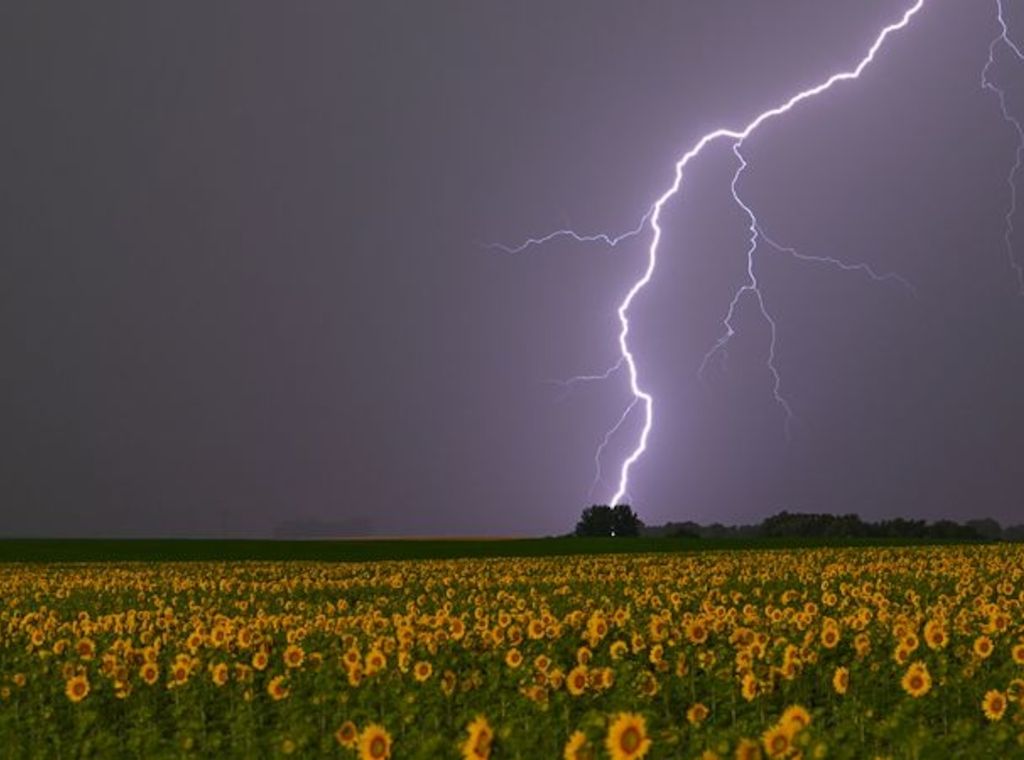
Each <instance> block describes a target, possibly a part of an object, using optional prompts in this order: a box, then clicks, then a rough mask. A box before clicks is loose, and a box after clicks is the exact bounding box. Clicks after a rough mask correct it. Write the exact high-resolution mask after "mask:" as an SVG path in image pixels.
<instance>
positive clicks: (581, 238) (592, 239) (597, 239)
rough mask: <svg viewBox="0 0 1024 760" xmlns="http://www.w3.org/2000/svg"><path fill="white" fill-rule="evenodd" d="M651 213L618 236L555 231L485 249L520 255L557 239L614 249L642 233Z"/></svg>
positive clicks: (649, 211) (494, 244) (495, 244)
mask: <svg viewBox="0 0 1024 760" xmlns="http://www.w3.org/2000/svg"><path fill="white" fill-rule="evenodd" d="M653 211H654V209H653V208H651V209H648V210H647V213H646V214H644V215H643V217H642V218H641V219H640V223H639V224H637V226H636V227H634V228H633V229H631V230H626V231H625V232H623V233H620V234H618V235H609V234H608V233H606V232H600V233H598V234H596V235H580V234H579V233H578V232H575V231H573V230H555V231H554V232H551V233H549V234H547V235H545V236H544V237H539V238H527V239H526V240H525V241H523V242H522V243H520V244H519V245H517V246H508V245H503V244H501V243H488V244H487V248H494V249H496V250H499V251H504V252H505V253H512V254H515V253H522V252H523V251H525V250H526V249H527V248H531V247H533V246H541V245H544V244H545V243H549V242H551V241H552V240H556V239H558V238H569V239H570V240H574V241H576V242H577V243H604V244H605V245H606V246H608V247H609V248H614V247H615V246H617V245H618V244H619V243H621V242H622V241H623V240H629V239H630V238H632V237H636V236H637V235H639V234H640V233H641V232H643V231H644V227H645V226H646V225H647V220H648V219H650V218H651V213H652V212H653Z"/></svg>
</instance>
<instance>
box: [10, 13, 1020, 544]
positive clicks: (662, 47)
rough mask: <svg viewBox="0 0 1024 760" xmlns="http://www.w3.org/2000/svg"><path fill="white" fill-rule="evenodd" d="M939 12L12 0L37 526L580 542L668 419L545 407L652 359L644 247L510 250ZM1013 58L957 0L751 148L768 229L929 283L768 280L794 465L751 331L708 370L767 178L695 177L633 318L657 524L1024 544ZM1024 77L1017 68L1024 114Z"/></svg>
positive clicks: (821, 251)
mask: <svg viewBox="0 0 1024 760" xmlns="http://www.w3.org/2000/svg"><path fill="white" fill-rule="evenodd" d="M907 5H908V2H897V0H884V1H883V0H871V1H870V2H859V3H840V2H834V3H833V2H829V3H823V2H819V1H815V0H799V1H798V0H786V1H785V2H773V3H762V2H740V0H730V1H729V2H715V3H712V2H706V3H663V2H656V3H643V4H635V3H617V2H616V3H612V2H607V3H594V2H590V1H589V0H588V1H587V2H584V1H583V0H577V1H574V2H563V3H507V4H494V3H479V2H475V1H472V2H471V1H470V0H462V1H460V2H455V1H452V2H446V3H407V2H373V3H347V2H343V3H314V4H302V5H300V6H296V5H290V4H286V5H281V4H271V3H251V2H245V3H242V2H238V3H221V4H216V5H210V4H207V3H171V4H162V5H160V4H153V5H144V4H138V3H100V4H96V3H88V4H65V5H63V6H56V5H46V4H39V3H28V2H25V3H20V2H19V3H8V4H6V5H5V6H4V8H3V9H2V10H0V30H2V31H0V43H2V44H0V92H2V93H3V103H4V109H3V112H4V118H3V119H2V120H0V166H2V167H3V173H4V181H3V182H2V183H0V241H2V246H0V290H2V293H0V340H2V345H3V347H4V350H3V354H4V359H3V362H2V369H0V421H2V425H0V498H2V504H3V506H2V508H0V533H2V534H60V535H68V534H90V535H94V534H106V535H139V534H186V535H198V534H214V533H226V534H231V535H268V534H270V533H271V532H272V531H273V530H274V527H275V526H279V525H281V524H283V525H285V526H294V525H310V524H314V525H321V526H339V525H340V526H353V525H358V526H360V527H359V530H372V531H375V532H378V533H385V534H398V533H434V534H452V533H473V534H480V533H487V534H504V533H535V532H546V531H551V532H554V531H561V530H565V529H567V528H568V527H570V526H571V524H572V523H573V521H574V519H575V516H576V515H577V514H578V512H579V509H580V508H581V507H582V506H584V505H585V504H586V503H588V502H589V497H588V489H589V487H590V483H591V480H592V478H593V474H594V473H593V460H592V457H593V452H594V449H595V447H596V445H597V444H598V442H599V441H600V439H601V436H602V435H603V432H604V430H605V429H607V427H609V426H610V425H611V424H612V423H614V421H615V419H616V418H617V417H618V415H619V414H620V412H621V410H622V409H623V407H624V405H625V404H626V403H628V399H629V396H628V393H627V390H626V388H625V385H624V382H623V380H622V378H621V377H619V378H617V379H615V380H613V381H610V382H608V383H604V384H590V385H587V386H581V387H579V388H577V389H576V390H574V391H573V392H572V393H570V394H568V395H566V394H564V393H563V390H562V389H561V388H559V387H558V386H557V385H553V384H551V383H550V382H548V381H550V380H552V379H558V378H564V377H567V376H570V375H574V374H578V373H590V372H594V371H601V370H603V369H604V368H605V367H607V366H608V365H609V364H611V363H612V362H614V360H615V357H616V353H615V351H616V349H615V342H614V335H615V330H616V324H615V319H614V306H615V304H616V303H617V301H618V300H619V299H620V298H621V297H622V294H623V292H624V290H625V289H626V288H627V287H628V285H629V283H630V282H631V280H632V279H634V278H635V277H636V276H637V274H638V273H639V271H640V269H641V267H642V265H643V243H642V242H641V241H638V242H636V243H635V244H624V245H623V246H621V247H620V248H617V249H615V250H614V251H608V250H605V249H603V248H602V247H600V246H594V245H590V246H587V245H578V244H572V245H570V244H566V243H564V242H559V243H554V244H551V245H548V246H547V247H545V248H543V249H531V250H529V251H526V252H524V253H523V254H521V255H519V256H517V257H513V256H507V255H503V254H501V253H499V252H495V251H493V250H487V249H486V248H484V247H483V246H481V243H482V242H485V241H502V242H515V241H517V240H519V239H521V238H523V237H526V236H529V235H532V234H538V233H543V232H546V231H549V230H551V229H556V228H559V227H563V226H565V225H567V224H572V225H574V226H576V227H578V228H580V229H581V230H585V231H602V230H624V229H628V228H629V227H631V226H633V225H634V224H635V223H636V221H637V219H638V218H639V217H640V215H642V213H643V210H644V208H645V207H646V205H647V204H649V203H650V202H651V201H652V200H653V199H654V198H655V197H656V196H657V195H658V194H660V192H661V191H662V190H663V189H664V188H665V187H666V186H667V184H668V183H669V182H670V180H671V165H672V162H673V160H674V158H675V157H676V156H678V155H679V153H680V152H681V151H682V150H684V149H685V148H686V147H687V146H689V145H691V144H692V143H693V142H694V141H695V140H696V139H697V138H698V137H699V136H700V135H701V134H703V133H705V132H706V131H708V130H709V129H711V128H714V127H716V126H719V125H737V124H742V123H744V122H746V121H747V120H749V119H750V118H751V117H752V116H753V115H754V114H756V113H757V112H759V111H760V110H762V109H764V108H767V107H770V106H772V105H774V104H776V103H777V102H779V100H780V99H781V98H784V97H787V96H788V95H790V94H792V93H793V92H794V91H795V90H797V89H799V88H802V87H806V86H807V85H809V84H813V83H815V82H816V81H819V80H820V79H821V78H822V77H823V76H825V75H827V74H828V73H830V72H832V71H835V70H838V69H840V68H845V67H848V66H849V65H850V64H851V63H852V62H854V61H856V60H857V59H858V58H859V57H860V56H861V55H863V53H864V51H865V49H866V46H867V45H868V44H870V41H871V40H872V39H873V37H874V36H875V34H876V33H877V31H878V29H879V28H880V27H881V26H883V25H884V24H885V23H888V22H890V21H892V20H894V19H895V18H897V17H898V16H899V15H900V14H901V12H902V10H903V9H904V8H905V7H906V6H907ZM1011 22H1012V23H1013V24H1014V27H1015V29H1016V30H1017V31H1019V32H1020V34H1021V35H1024V14H1020V13H1018V14H1017V15H1016V17H1013V18H1011ZM995 31H996V26H995V14H994V4H989V3H961V2H955V0H928V2H927V4H926V7H925V9H924V10H923V11H922V12H921V14H920V15H919V17H918V19H917V20H915V22H914V24H913V25H912V27H911V28H910V29H909V30H907V31H905V32H902V33H900V34H899V35H898V37H894V38H893V39H892V40H891V44H890V45H887V47H886V49H885V51H884V52H883V54H882V55H881V56H880V57H879V59H878V61H877V62H876V64H875V65H874V66H873V67H872V68H871V69H870V70H869V71H867V72H866V73H865V75H864V77H863V78H862V79H861V80H860V81H858V82H856V83H853V84H846V85H843V86H842V87H840V88H837V89H836V90H834V91H833V92H832V93H830V94H829V95H827V96H826V97H824V98H821V99H819V100H817V101H815V102H813V103H809V104H807V105H805V106H803V107H801V108H799V109H798V110H797V111H794V112H793V113H792V114H791V115H789V116H787V117H785V118H784V119H779V120H778V121H776V122H773V123H771V124H769V125H766V127H765V128H764V129H763V131H760V132H758V134H757V135H756V136H755V137H754V138H752V139H751V140H750V142H749V143H748V145H747V150H746V154H747V157H748V159H749V161H750V164H751V165H750V169H749V170H748V172H747V173H746V174H745V175H744V178H743V184H742V188H743V192H744V195H745V197H746V198H747V199H748V201H749V202H751V203H752V205H753V206H754V207H755V208H756V209H757V211H758V214H759V217H760V219H761V221H762V222H763V224H764V226H765V228H766V230H767V231H769V234H771V235H772V236H773V237H774V238H776V239H778V240H779V241H780V242H784V243H786V244H787V245H793V246H796V247H797V248H799V249H800V250H801V251H803V252H806V253H809V254H815V255H829V256H837V257H841V258H845V259H849V260H857V261H863V262H867V263H869V264H870V265H871V266H872V267H874V268H875V269H877V270H879V271H894V272H898V273H900V274H901V275H903V276H905V277H907V278H908V279H910V280H912V281H913V282H914V283H915V284H916V286H917V288H918V290H919V297H918V298H916V299H915V298H913V297H912V296H910V295H909V294H908V293H907V292H906V291H905V290H903V289H901V288H900V287H898V286H895V285H893V284H892V283H875V282H872V281H870V280H869V279H866V278H864V277H862V276H860V275H858V274H856V273H850V274H841V273H838V272H836V271H833V270H831V269H829V268H827V267H823V266H820V265H815V264H811V263H797V262H794V261H792V260H790V259H788V258H787V257H785V256H782V255H780V254H778V253H776V252H772V251H771V250H764V251H763V252H762V253H760V254H759V264H758V266H759V272H760V275H761V279H762V282H763V285H764V291H765V294H766V297H767V299H768V303H769V306H770V308H771V309H772V310H773V312H774V314H775V316H776V318H777V320H778V324H779V344H778V367H779V369H780V371H781V373H782V378H783V386H782V390H783V393H784V394H785V395H786V397H787V398H788V399H789V401H790V403H791V404H792V406H793V409H794V411H795V413H796V415H797V417H798V421H797V424H796V426H795V429H794V436H793V439H792V442H791V443H789V444H787V443H786V440H785V437H784V434H783V425H782V416H781V414H780V411H779V409H778V407H777V406H776V405H775V404H774V403H773V401H772V398H771V391H770V388H771V386H770V379H769V377H768V374H767V370H766V367H765V365H764V359H765V355H766V351H767V342H766V341H767V334H766V332H765V328H764V325H763V324H761V323H760V322H759V320H758V318H757V313H756V311H755V310H754V309H752V308H749V307H750V306H751V304H749V303H748V304H746V307H744V308H742V309H741V310H740V313H739V318H738V320H737V325H738V327H739V328H740V331H739V334H738V335H737V337H736V339H735V341H734V343H733V345H732V347H731V349H730V352H729V355H728V361H727V362H726V363H725V364H724V365H722V364H720V363H713V364H712V365H711V367H710V368H709V371H708V373H707V374H706V376H705V378H704V381H703V382H701V381H699V380H698V378H697V376H696V370H697V366H698V364H699V363H700V359H701V357H702V356H703V354H704V352H705V351H706V350H707V348H708V347H709V346H710V345H711V344H712V343H713V342H714V340H715V339H716V338H717V336H718V335H719V333H720V331H721V324H720V320H721V318H722V316H723V314H724V311H725V309H726V307H727V305H728V300H729V298H730V296H731V292H732V289H733V288H734V287H735V284H736V282H737V278H739V277H742V274H743V266H744V261H743V256H744V246H745V234H746V232H745V219H744V218H743V215H742V213H740V212H739V211H738V210H737V209H736V208H735V207H734V206H733V205H732V204H731V203H730V198H729V195H728V180H729V177H730V174H731V171H732V166H733V165H732V163H731V156H730V154H729V153H728V151H727V150H725V149H714V150H710V151H708V153H707V154H706V155H705V156H704V157H702V158H701V159H700V161H699V162H698V163H696V164H694V166H693V171H692V173H691V174H690V176H689V178H688V180H687V184H686V186H685V188H684V190H683V192H682V193H681V194H680V196H679V197H678V198H677V199H676V200H674V201H673V202H672V203H671V205H670V207H668V208H667V209H666V214H665V222H664V223H665V229H666V233H665V238H664V242H663V246H662V257H661V260H660V262H659V268H658V271H657V275H656V278H655V281H654V282H653V283H652V284H651V286H650V287H649V289H648V290H646V291H644V294H643V295H642V297H641V298H640V299H638V301H637V303H636V308H635V310H634V314H635V333H634V335H635V338H634V345H635V348H636V353H637V356H638V358H639V362H640V366H641V370H642V372H643V379H644V383H645V384H646V385H647V386H649V387H650V388H651V389H652V391H653V392H654V394H655V397H656V399H657V409H656V419H655V427H654V430H653V433H652V437H651V449H650V451H649V453H648V454H647V455H646V456H645V457H644V458H643V459H642V460H641V462H640V463H639V464H638V465H637V467H636V468H635V474H634V481H633V486H634V487H633V489H632V496H633V501H634V503H635V505H636V506H637V508H638V509H639V510H640V512H641V513H642V514H643V516H644V517H645V518H646V519H648V520H649V521H652V522H659V521H663V520H667V519H695V520H698V521H710V520H721V521H726V522H732V521H750V520H756V519H759V518H760V517H761V516H763V515H765V514H767V513H769V512H772V511H775V510H777V509H780V508H790V509H814V510H822V511H848V510H854V511H858V512H860V513H861V514H862V515H864V516H865V517H869V518H877V517H881V516H887V515H905V516H915V517H921V516H923V517H929V518H936V517H954V518H965V517H974V516H979V515H982V514H987V515H992V516H995V517H997V518H999V519H1001V520H1003V521H1004V522H1016V521H1024V509H1022V508H1024V494H1022V490H1024V489H1022V486H1021V475H1022V472H1024V395H1022V393H1024V392H1022V390H1021V389H1022V388H1024V350H1022V347H1024V299H1021V298H1020V297H1019V296H1017V295H1016V294H1015V292H1014V281H1013V276H1012V272H1011V270H1010V268H1009V267H1008V264H1007V258H1006V252H1005V250H1004V249H1003V247H1002V225H1003V214H1004V213H1005V210H1006V206H1007V203H1008V194H1007V186H1006V181H1005V180H1006V173H1007V171H1008V168H1009V162H1010V161H1011V160H1012V155H1013V151H1014V147H1015V145H1014V136H1013V133H1012V131H1011V130H1010V129H1009V128H1008V127H1007V125H1006V124H1005V123H1004V122H1003V121H1002V120H1001V118H1000V116H999V112H998V108H997V105H996V102H995V100H994V99H993V98H992V96H991V95H990V94H987V93H985V92H983V91H982V89H981V87H980V75H981V68H982V65H983V63H984V61H985V58H986V55H987V46H988V42H989V40H990V39H991V38H992V37H993V35H994V34H995ZM1022 71H1024V70H1022V68H1021V66H1020V65H1019V64H1018V63H1017V62H1015V61H1013V60H1012V59H1008V58H1001V59H1000V60H999V61H998V66H997V68H996V70H995V76H996V78H998V79H999V81H1000V82H1002V83H1004V84H1005V85H1006V86H1007V89H1008V94H1009V103H1010V106H1011V108H1014V109H1015V112H1016V113H1024V76H1022ZM1018 225H1019V226H1021V227H1022V228H1024V220H1018ZM1016 242H1017V248H1018V249H1020V238H1018V239H1017V240H1016ZM635 432H636V431H635V428H633V429H631V428H629V427H628V426H627V427H626V428H624V429H623V431H622V435H621V437H619V438H617V439H616V440H615V441H614V442H613V443H612V445H611V446H610V447H609V449H608V452H607V457H606V459H605V468H606V470H612V469H614V467H615V465H616V463H617V462H618V461H620V460H621V457H622V455H623V453H624V452H625V451H626V449H627V446H628V444H629V443H630V442H631V440H632V439H631V436H632V435H635ZM610 490H611V489H610V488H609V487H608V486H605V487H602V488H600V489H599V490H598V493H597V494H595V496H596V497H598V498H601V497H605V498H606V497H607V495H608V493H610Z"/></svg>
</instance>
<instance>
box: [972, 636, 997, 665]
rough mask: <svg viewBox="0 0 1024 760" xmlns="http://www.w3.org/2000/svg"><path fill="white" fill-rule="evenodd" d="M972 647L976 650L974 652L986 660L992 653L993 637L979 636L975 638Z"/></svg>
mask: <svg viewBox="0 0 1024 760" xmlns="http://www.w3.org/2000/svg"><path fill="white" fill-rule="evenodd" d="M972 649H973V650H974V654H976V655H977V656H978V657H979V658H980V659H982V660H984V659H985V658H987V657H988V656H989V655H990V654H992V639H990V638H989V637H988V636H979V637H978V638H976V639H975V640H974V646H973V647H972Z"/></svg>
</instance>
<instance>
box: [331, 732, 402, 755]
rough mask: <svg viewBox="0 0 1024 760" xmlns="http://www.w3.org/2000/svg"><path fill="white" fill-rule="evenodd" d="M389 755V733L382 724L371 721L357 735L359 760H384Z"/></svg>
mask: <svg viewBox="0 0 1024 760" xmlns="http://www.w3.org/2000/svg"><path fill="white" fill-rule="evenodd" d="M339 731H340V729H339ZM389 757H391V735H390V734H389V733H388V732H387V731H385V730H384V727H383V726H379V725H377V724H376V723H371V724H370V725H368V726H367V727H366V728H364V729H363V732H362V733H361V734H360V735H359V760H384V758H389Z"/></svg>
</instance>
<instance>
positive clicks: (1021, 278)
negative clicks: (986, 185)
mask: <svg viewBox="0 0 1024 760" xmlns="http://www.w3.org/2000/svg"><path fill="white" fill-rule="evenodd" d="M996 19H997V21H998V22H999V32H998V34H996V36H995V38H994V39H993V40H992V42H991V43H990V44H989V46H988V60H987V61H986V62H985V67H984V68H983V69H982V70H981V86H982V88H983V89H986V90H988V91H990V92H991V93H992V94H993V95H995V96H996V99H997V100H998V101H999V110H1000V111H1001V112H1002V115H1003V121H1005V122H1006V123H1007V124H1008V125H1009V126H1010V127H1012V128H1013V130H1014V132H1015V133H1016V135H1017V147H1016V150H1015V151H1014V158H1013V166H1012V167H1010V173H1009V175H1008V176H1007V178H1006V184H1008V185H1009V186H1010V203H1009V207H1008V208H1007V210H1006V215H1005V217H1004V226H1003V230H1004V232H1003V241H1004V243H1005V245H1006V255H1007V257H1008V258H1009V260H1010V266H1011V267H1013V270H1014V271H1015V272H1016V273H1017V286H1018V290H1019V292H1020V294H1021V295H1022V296H1024V264H1021V262H1020V261H1019V260H1018V259H1017V257H1016V256H1015V255H1014V252H1013V233H1014V228H1013V217H1014V215H1015V214H1016V213H1017V173H1018V172H1019V171H1020V168H1021V163H1022V160H1024V127H1022V126H1021V123H1020V120H1019V119H1017V118H1016V117H1015V116H1013V115H1012V114H1011V113H1010V110H1009V108H1008V107H1007V105H1006V92H1005V91H1004V90H1003V89H1002V88H1001V87H999V85H997V84H996V83H995V82H993V81H992V79H991V78H990V72H991V69H992V67H993V66H995V64H996V48H997V47H998V46H1000V45H1002V46H1003V48H1004V49H1005V50H1007V51H1009V52H1011V53H1013V55H1015V56H1016V57H1017V60H1018V61H1024V52H1022V51H1021V49H1020V47H1018V46H1017V44H1016V43H1015V42H1014V41H1013V40H1011V39H1010V30H1009V29H1008V28H1007V26H1006V19H1005V17H1004V16H1003V0H996Z"/></svg>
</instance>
